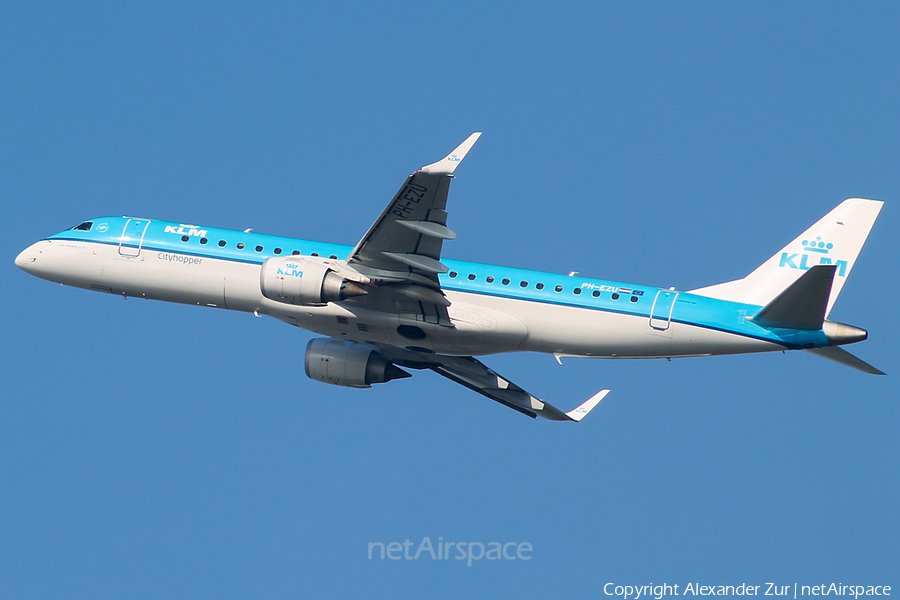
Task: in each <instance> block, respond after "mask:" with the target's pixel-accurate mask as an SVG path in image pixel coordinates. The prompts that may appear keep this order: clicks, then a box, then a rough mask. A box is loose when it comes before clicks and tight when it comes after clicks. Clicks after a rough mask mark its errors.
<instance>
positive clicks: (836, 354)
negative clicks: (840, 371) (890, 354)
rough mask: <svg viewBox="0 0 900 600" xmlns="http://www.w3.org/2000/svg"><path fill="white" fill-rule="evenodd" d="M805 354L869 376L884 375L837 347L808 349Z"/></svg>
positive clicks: (882, 372)
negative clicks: (809, 353)
mask: <svg viewBox="0 0 900 600" xmlns="http://www.w3.org/2000/svg"><path fill="white" fill-rule="evenodd" d="M807 352H812V353H813V354H815V355H817V356H821V357H822V358H827V359H828V360H833V361H835V362H839V363H841V364H843V365H847V366H848V367H851V368H854V369H856V370H857V371H862V372H863V373H868V374H870V375H884V374H885V373H884V371H881V370H879V369H876V368H875V367H873V366H872V365H870V364H869V363H867V362H866V361H864V360H862V359H861V358H858V357H856V356H853V355H852V354H850V353H849V352H847V351H846V350H844V349H843V348H840V347H838V346H825V347H824V348H810V349H809V350H807Z"/></svg>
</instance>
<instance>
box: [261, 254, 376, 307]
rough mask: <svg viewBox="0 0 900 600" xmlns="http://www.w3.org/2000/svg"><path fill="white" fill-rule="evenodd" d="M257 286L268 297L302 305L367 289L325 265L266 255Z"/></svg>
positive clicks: (361, 293)
mask: <svg viewBox="0 0 900 600" xmlns="http://www.w3.org/2000/svg"><path fill="white" fill-rule="evenodd" d="M259 288H260V291H261V292H262V295H263V296H265V297H266V298H268V299H269V300H275V301H276V302H284V303H286V304H298V305H303V306H309V305H316V304H327V303H328V302H339V301H341V300H346V299H347V298H352V297H353V296H362V295H365V294H366V293H367V292H366V290H364V289H363V288H362V287H360V286H359V285H357V284H356V283H354V282H352V281H350V280H348V279H346V278H344V277H341V276H340V275H338V274H337V273H335V272H334V271H333V270H332V269H331V267H329V266H328V265H326V264H324V263H322V262H319V261H316V260H310V259H309V258H306V257H299V256H285V257H272V258H268V259H266V262H264V263H263V265H262V269H261V270H260V272H259Z"/></svg>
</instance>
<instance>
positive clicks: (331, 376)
mask: <svg viewBox="0 0 900 600" xmlns="http://www.w3.org/2000/svg"><path fill="white" fill-rule="evenodd" d="M306 376H307V377H309V378H310V379H315V380H316V381H321V382H322V383H330V384H332V385H343V386H346V387H354V388H367V387H371V386H372V384H373V383H385V382H387V381H391V380H392V379H403V378H404V377H411V375H410V374H409V373H407V372H406V371H404V370H403V369H401V368H399V367H397V366H396V365H395V364H394V363H392V362H391V361H389V360H388V359H386V358H385V357H384V356H382V355H381V354H379V353H378V351H377V350H376V349H375V348H373V347H372V346H367V345H366V344H357V343H356V342H345V341H343V340H331V339H326V338H316V339H313V340H310V342H309V345H308V346H307V347H306Z"/></svg>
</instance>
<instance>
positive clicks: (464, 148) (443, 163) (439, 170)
mask: <svg viewBox="0 0 900 600" xmlns="http://www.w3.org/2000/svg"><path fill="white" fill-rule="evenodd" d="M479 137H481V132H480V131H477V132H475V133H473V134H472V135H470V136H469V137H467V138H466V141H464V142H463V143H462V144H460V145H459V146H457V148H456V150H454V151H453V152H451V153H450V154H448V155H447V156H446V157H444V158H443V159H441V160H439V161H437V162H436V163H431V164H430V165H428V166H425V167H422V168H421V169H419V170H420V171H421V172H422V173H431V174H434V175H450V174H451V173H453V171H455V170H456V167H458V166H459V163H461V162H462V159H464V158H465V157H466V154H468V152H469V150H471V149H472V146H474V145H475V142H477V141H478V138H479Z"/></svg>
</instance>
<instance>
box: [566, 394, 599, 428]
mask: <svg viewBox="0 0 900 600" xmlns="http://www.w3.org/2000/svg"><path fill="white" fill-rule="evenodd" d="M608 393H609V390H600V391H599V392H597V393H596V394H594V395H593V396H591V397H590V398H589V399H588V401H587V402H585V403H584V404H582V405H581V406H579V407H578V408H576V409H573V410H570V411H569V412H567V413H566V416H567V417H569V418H570V419H572V420H573V421H580V420H582V419H583V418H585V417H586V416H587V414H588V413H589V412H591V411H592V410H593V409H594V407H595V406H597V405H598V404H600V401H601V400H603V399H604V398H606V395H607V394H608Z"/></svg>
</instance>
